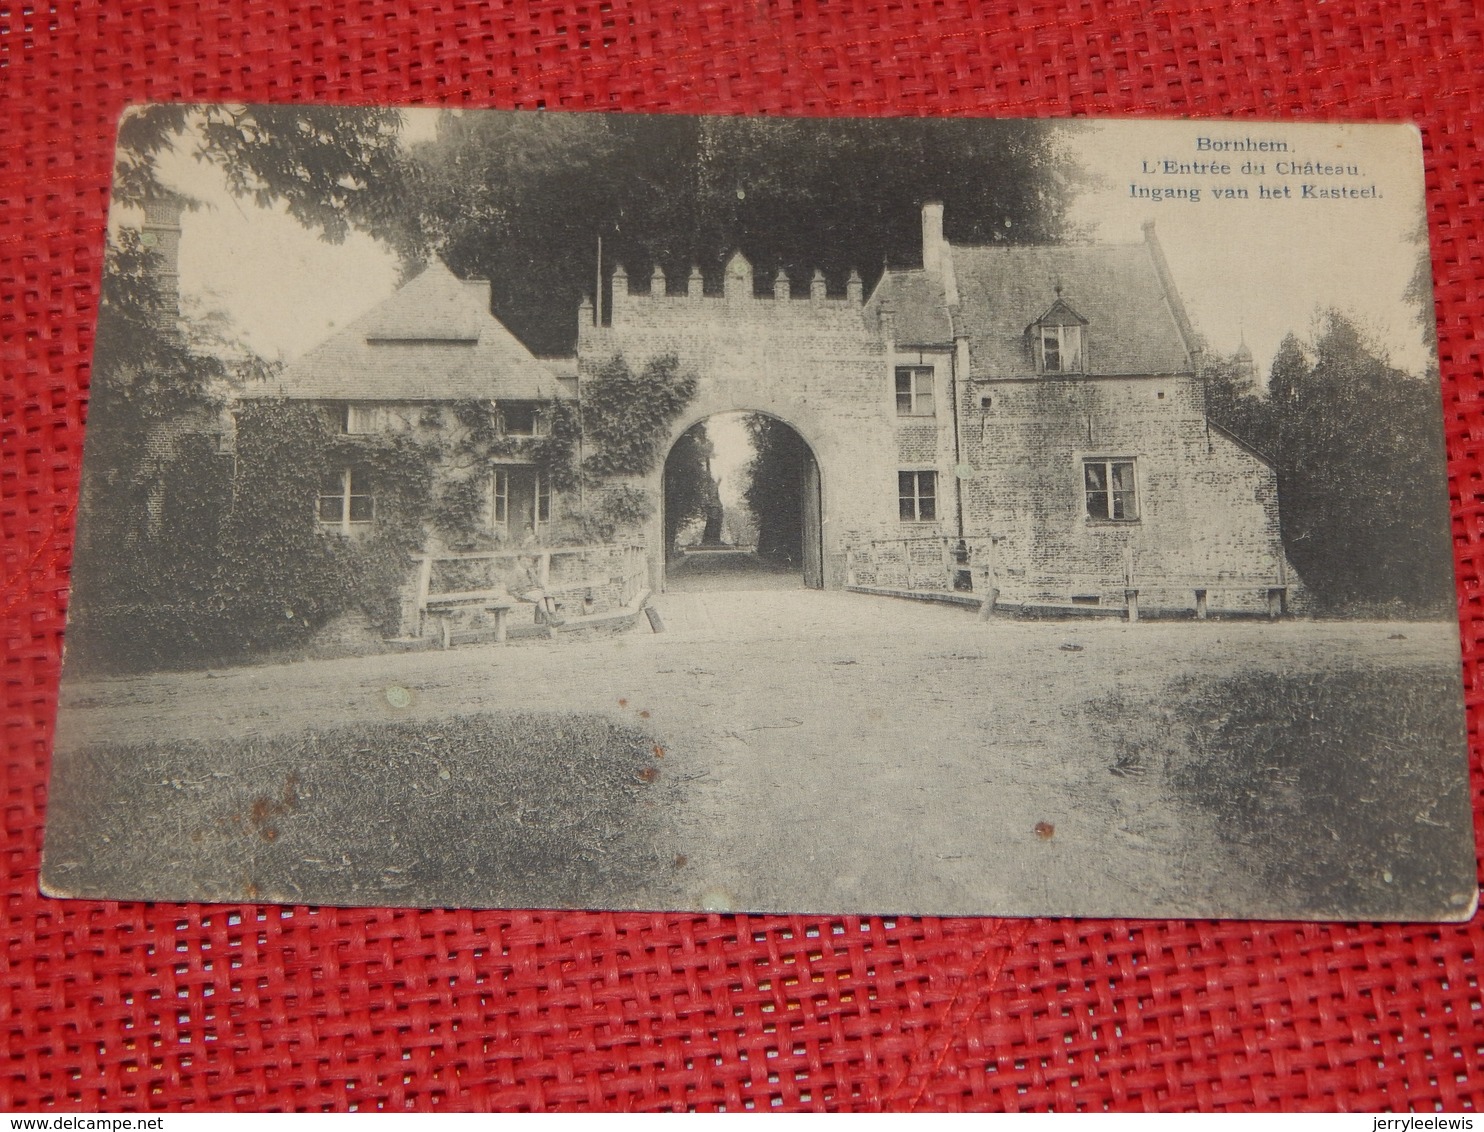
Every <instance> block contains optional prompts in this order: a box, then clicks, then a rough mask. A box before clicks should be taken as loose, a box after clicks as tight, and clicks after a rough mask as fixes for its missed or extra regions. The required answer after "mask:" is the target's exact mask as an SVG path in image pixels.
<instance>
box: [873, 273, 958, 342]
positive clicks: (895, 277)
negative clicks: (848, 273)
mask: <svg viewBox="0 0 1484 1132" xmlns="http://www.w3.org/2000/svg"><path fill="white" fill-rule="evenodd" d="M883 303H890V304H891V308H892V312H893V323H894V325H895V326H896V341H897V345H898V346H900V347H906V346H949V347H951V346H952V345H953V327H952V326H951V325H950V324H949V321H948V307H947V305H946V304H945V303H944V301H943V282H942V280H941V279H939V278H937V277H936V276H933V275H929V274H928V273H927V272H926V271H923V270H922V269H921V268H917V269H915V270H907V271H903V270H898V269H895V268H893V269H890V270H888V271H887V272H885V274H883V275H882V276H881V281H880V282H879V283H877V284H876V289H875V290H874V291H872V292H871V297H870V299H868V300H867V301H866V306H865V317H866V325H867V326H869V327H873V328H874V327H875V326H877V325H878V324H877V321H876V320H877V315H878V313H879V312H880V310H881V306H882V304H883Z"/></svg>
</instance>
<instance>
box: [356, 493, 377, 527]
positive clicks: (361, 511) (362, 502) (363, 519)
mask: <svg viewBox="0 0 1484 1132" xmlns="http://www.w3.org/2000/svg"><path fill="white" fill-rule="evenodd" d="M375 505H376V500H375V499H374V498H373V497H372V496H369V495H352V496H351V497H350V521H351V522H352V523H369V522H370V521H371V520H372V518H374V517H375V511H376V506H375Z"/></svg>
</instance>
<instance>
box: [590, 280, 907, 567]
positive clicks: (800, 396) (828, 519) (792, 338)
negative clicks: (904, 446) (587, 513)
mask: <svg viewBox="0 0 1484 1132" xmlns="http://www.w3.org/2000/svg"><path fill="white" fill-rule="evenodd" d="M577 349H578V362H579V373H580V375H581V376H582V377H583V378H590V377H591V376H592V375H593V374H594V373H595V372H596V371H597V369H598V367H600V366H601V365H602V364H603V363H604V362H605V361H607V360H608V359H609V358H611V357H613V356H614V355H615V354H618V355H622V356H623V358H624V359H625V360H626V361H627V362H628V364H629V365H630V367H631V368H632V369H634V370H636V371H638V370H640V369H642V368H643V366H644V364H645V363H646V362H647V361H649V360H650V359H652V358H656V357H660V356H663V355H666V354H674V355H676V356H677V357H678V358H679V359H680V363H681V366H682V367H683V368H685V369H687V370H690V371H691V372H694V373H695V374H696V376H697V377H698V379H699V389H698V392H697V395H696V398H695V400H694V401H693V402H692V404H691V405H690V406H689V408H688V409H687V411H686V413H685V414H684V415H683V417H682V419H680V420H679V421H677V422H676V424H675V428H674V430H673V434H672V438H671V439H672V441H673V440H674V439H675V438H678V437H679V436H680V434H681V433H683V432H684V431H685V430H686V429H688V428H689V427H691V425H693V424H695V423H696V422H697V421H700V420H704V419H705V418H706V417H708V416H711V415H713V414H715V413H722V412H760V413H767V414H770V415H773V416H776V417H778V418H780V419H781V420H783V421H785V422H786V423H788V424H789V425H791V426H792V427H793V428H794V429H795V430H796V431H797V432H798V433H799V434H800V435H801V436H802V437H803V438H804V440H805V441H807V442H808V444H809V445H810V447H811V448H812V449H813V452H814V455H815V459H816V460H817V461H818V463H819V469H820V484H821V486H820V495H821V511H822V530H823V535H822V541H823V543H824V559H825V563H824V566H825V584H826V585H827V586H836V585H840V584H842V582H843V571H844V559H845V547H846V545H847V542H848V540H850V539H851V538H854V537H859V536H860V533H861V532H870V531H879V530H881V529H883V528H884V527H885V526H887V525H888V524H892V523H894V522H895V514H896V472H895V467H896V465H895V462H894V457H895V454H896V450H897V449H896V436H895V422H896V416H895V408H894V405H895V401H894V396H893V392H892V387H891V375H890V371H889V368H888V364H887V352H886V347H885V346H884V344H883V343H882V341H881V339H880V338H879V337H878V336H877V335H876V334H875V333H873V332H872V331H871V330H869V329H868V328H867V326H866V324H865V322H864V320H863V318H862V312H861V302H860V298H859V294H858V291H857V293H856V294H855V295H854V296H848V297H844V298H838V297H824V296H823V295H821V294H819V293H818V289H817V288H816V290H815V293H814V294H813V295H812V296H810V297H800V298H792V297H775V295H774V294H773V293H770V294H768V295H766V296H762V297H756V296H754V295H753V294H752V287H751V284H750V282H748V283H747V284H746V285H745V286H737V285H735V283H734V281H733V279H732V277H731V275H730V274H729V277H728V287H727V292H726V293H725V294H724V295H696V294H684V295H668V294H661V293H660V292H659V290H658V288H656V290H655V293H653V294H649V293H644V294H630V293H629V289H628V284H627V281H626V280H624V281H622V282H621V283H616V284H615V287H614V295H613V301H612V320H611V325H608V326H604V327H595V326H593V325H591V323H590V322H589V323H588V324H586V325H579V337H578V347H577ZM883 457H885V458H883ZM643 486H644V487H645V488H646V490H648V491H650V492H651V493H652V495H653V497H654V499H655V500H656V502H658V501H659V499H660V473H659V471H658V470H657V471H656V472H655V473H654V474H653V475H651V476H649V477H647V478H646V480H645V481H644V483H643ZM644 534H645V538H646V542H647V544H648V549H649V551H650V557H651V561H654V562H663V557H664V556H663V549H664V548H663V536H662V533H661V531H660V527H659V518H658V516H656V517H655V519H654V520H653V521H651V523H650V524H649V525H648V529H647V530H646V532H644Z"/></svg>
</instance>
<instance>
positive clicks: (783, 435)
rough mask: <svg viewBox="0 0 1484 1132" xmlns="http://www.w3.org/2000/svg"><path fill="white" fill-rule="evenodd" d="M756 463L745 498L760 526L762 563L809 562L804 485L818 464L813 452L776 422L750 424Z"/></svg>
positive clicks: (764, 419) (758, 418)
mask: <svg viewBox="0 0 1484 1132" xmlns="http://www.w3.org/2000/svg"><path fill="white" fill-rule="evenodd" d="M747 432H748V435H749V436H750V437H751V439H752V450H753V457H752V461H751V462H750V463H749V464H748V465H747V474H748V483H747V488H746V490H745V491H744V492H743V493H742V497H743V499H745V500H746V501H747V507H748V509H749V510H750V511H751V512H752V514H753V518H754V519H755V520H756V521H757V553H758V557H760V558H766V559H769V560H771V561H774V562H786V563H789V564H794V563H799V562H802V561H803V559H804V481H805V475H806V473H807V472H808V468H809V464H810V462H811V461H812V460H813V459H814V455H813V453H811V452H810V451H809V446H808V445H807V444H806V443H804V438H803V437H801V436H800V435H799V434H798V433H797V432H795V431H794V430H793V429H792V428H790V427H789V426H788V425H786V424H784V423H783V422H782V421H780V420H778V419H777V418H775V417H768V416H764V415H762V414H761V413H754V414H753V415H752V416H750V417H748V418H747Z"/></svg>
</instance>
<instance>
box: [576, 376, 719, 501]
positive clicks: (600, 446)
mask: <svg viewBox="0 0 1484 1132" xmlns="http://www.w3.org/2000/svg"><path fill="white" fill-rule="evenodd" d="M696 384H697V382H696V376H695V374H693V373H689V372H686V371H683V370H682V369H681V368H680V360H679V359H678V358H676V357H675V355H673V354H666V355H664V356H662V357H658V358H654V359H652V360H650V361H649V362H647V363H645V365H644V368H643V370H641V371H640V372H639V373H638V374H635V373H634V371H633V370H632V369H631V368H630V367H629V364H628V362H626V361H625V360H624V359H623V356H622V355H618V354H615V355H614V356H613V357H612V358H610V359H609V360H608V361H606V362H604V363H603V365H602V366H601V367H600V368H599V369H598V372H597V374H596V375H595V376H594V377H593V378H592V380H590V381H589V382H588V383H587V384H586V385H585V386H583V390H582V425H583V429H584V431H585V433H586V437H587V441H588V443H589V444H591V445H593V446H594V447H595V448H596V451H594V452H593V453H592V455H590V456H588V458H587V460H586V462H585V463H584V471H586V472H587V473H588V475H590V476H595V477H606V476H642V475H648V474H649V473H650V472H652V471H653V470H654V468H655V465H656V464H658V463H659V460H660V457H661V456H662V455H664V446H665V442H666V441H667V440H668V439H669V436H670V426H671V425H673V424H674V423H675V419H676V418H677V417H679V416H680V414H681V413H683V412H684V411H685V407H686V406H687V405H689V404H690V402H691V401H692V399H694V397H695V395H696Z"/></svg>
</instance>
